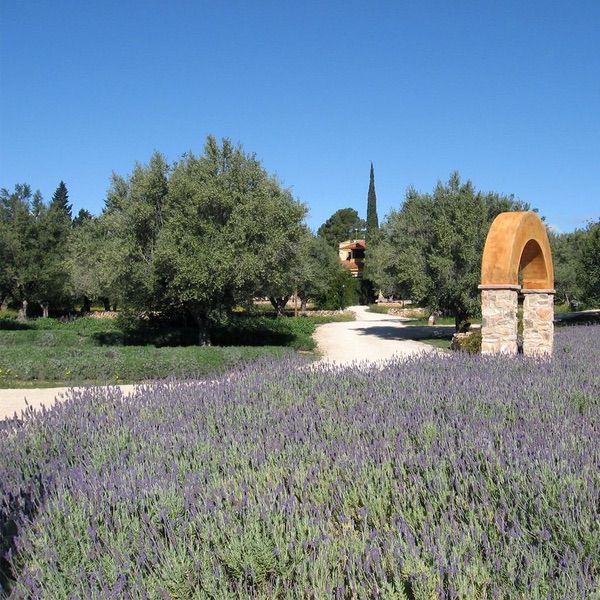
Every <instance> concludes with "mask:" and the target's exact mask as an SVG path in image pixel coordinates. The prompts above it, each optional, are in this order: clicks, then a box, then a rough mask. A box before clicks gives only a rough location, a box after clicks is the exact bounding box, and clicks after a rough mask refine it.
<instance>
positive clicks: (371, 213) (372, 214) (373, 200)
mask: <svg viewBox="0 0 600 600" xmlns="http://www.w3.org/2000/svg"><path fill="white" fill-rule="evenodd" d="M378 230H379V219H378V218H377V196H376V195H375V171H374V170H373V163H371V175H370V179H369V194H368V195H367V238H372V237H373V234H375V233H376V232H377V231H378Z"/></svg>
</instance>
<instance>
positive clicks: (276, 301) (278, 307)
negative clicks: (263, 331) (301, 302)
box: [269, 294, 291, 317]
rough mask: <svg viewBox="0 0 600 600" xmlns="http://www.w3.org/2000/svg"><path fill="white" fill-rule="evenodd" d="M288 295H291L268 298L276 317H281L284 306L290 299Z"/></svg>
mask: <svg viewBox="0 0 600 600" xmlns="http://www.w3.org/2000/svg"><path fill="white" fill-rule="evenodd" d="M290 295H291V294H288V295H287V296H278V297H275V296H269V301H270V302H271V304H272V305H273V308H274V309H275V311H276V313H277V316H278V317H283V315H284V310H285V305H286V304H287V303H288V300H289V299H290Z"/></svg>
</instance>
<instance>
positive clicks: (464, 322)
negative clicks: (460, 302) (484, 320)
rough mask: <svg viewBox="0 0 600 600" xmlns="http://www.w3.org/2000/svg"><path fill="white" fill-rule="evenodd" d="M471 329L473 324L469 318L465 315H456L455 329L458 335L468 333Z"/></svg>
mask: <svg viewBox="0 0 600 600" xmlns="http://www.w3.org/2000/svg"><path fill="white" fill-rule="evenodd" d="M470 327H471V323H470V322H469V317H468V316H467V315H464V314H455V315H454V329H455V330H456V333H466V332H467V331H469V328H470Z"/></svg>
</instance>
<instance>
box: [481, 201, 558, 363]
mask: <svg viewBox="0 0 600 600" xmlns="http://www.w3.org/2000/svg"><path fill="white" fill-rule="evenodd" d="M519 273H521V274H522V278H523V281H522V283H521V284H520V283H519ZM553 288H554V270H553V266H552V252H551V251H550V244H549V242H548V235H547V233H546V228H545V227H544V224H543V223H542V220H541V219H540V218H539V217H538V215H537V214H536V213H534V212H506V213H501V214H499V215H498V216H497V217H496V218H495V219H494V222H493V223H492V226H491V228H490V231H489V233H488V236H487V239H486V241H485V247H484V249H483V258H482V261H481V285H480V286H479V289H480V290H481V316H482V320H481V352H482V354H498V353H508V354H516V353H517V351H518V318H517V312H518V296H519V291H520V292H521V293H522V294H523V296H524V297H523V337H522V340H523V345H522V348H523V352H524V353H525V354H529V355H541V354H546V355H548V354H551V353H552V345H553V337H554V324H553V319H554V295H553V294H554V289H553Z"/></svg>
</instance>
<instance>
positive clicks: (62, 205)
mask: <svg viewBox="0 0 600 600" xmlns="http://www.w3.org/2000/svg"><path fill="white" fill-rule="evenodd" d="M50 208H51V209H54V210H60V211H61V212H63V213H64V214H65V215H66V216H67V217H69V221H71V220H72V218H73V215H72V213H71V209H72V206H71V205H70V204H69V192H68V191H67V186H66V185H65V182H64V181H61V182H60V183H59V184H58V187H57V188H56V191H55V192H54V196H52V202H51V203H50Z"/></svg>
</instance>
